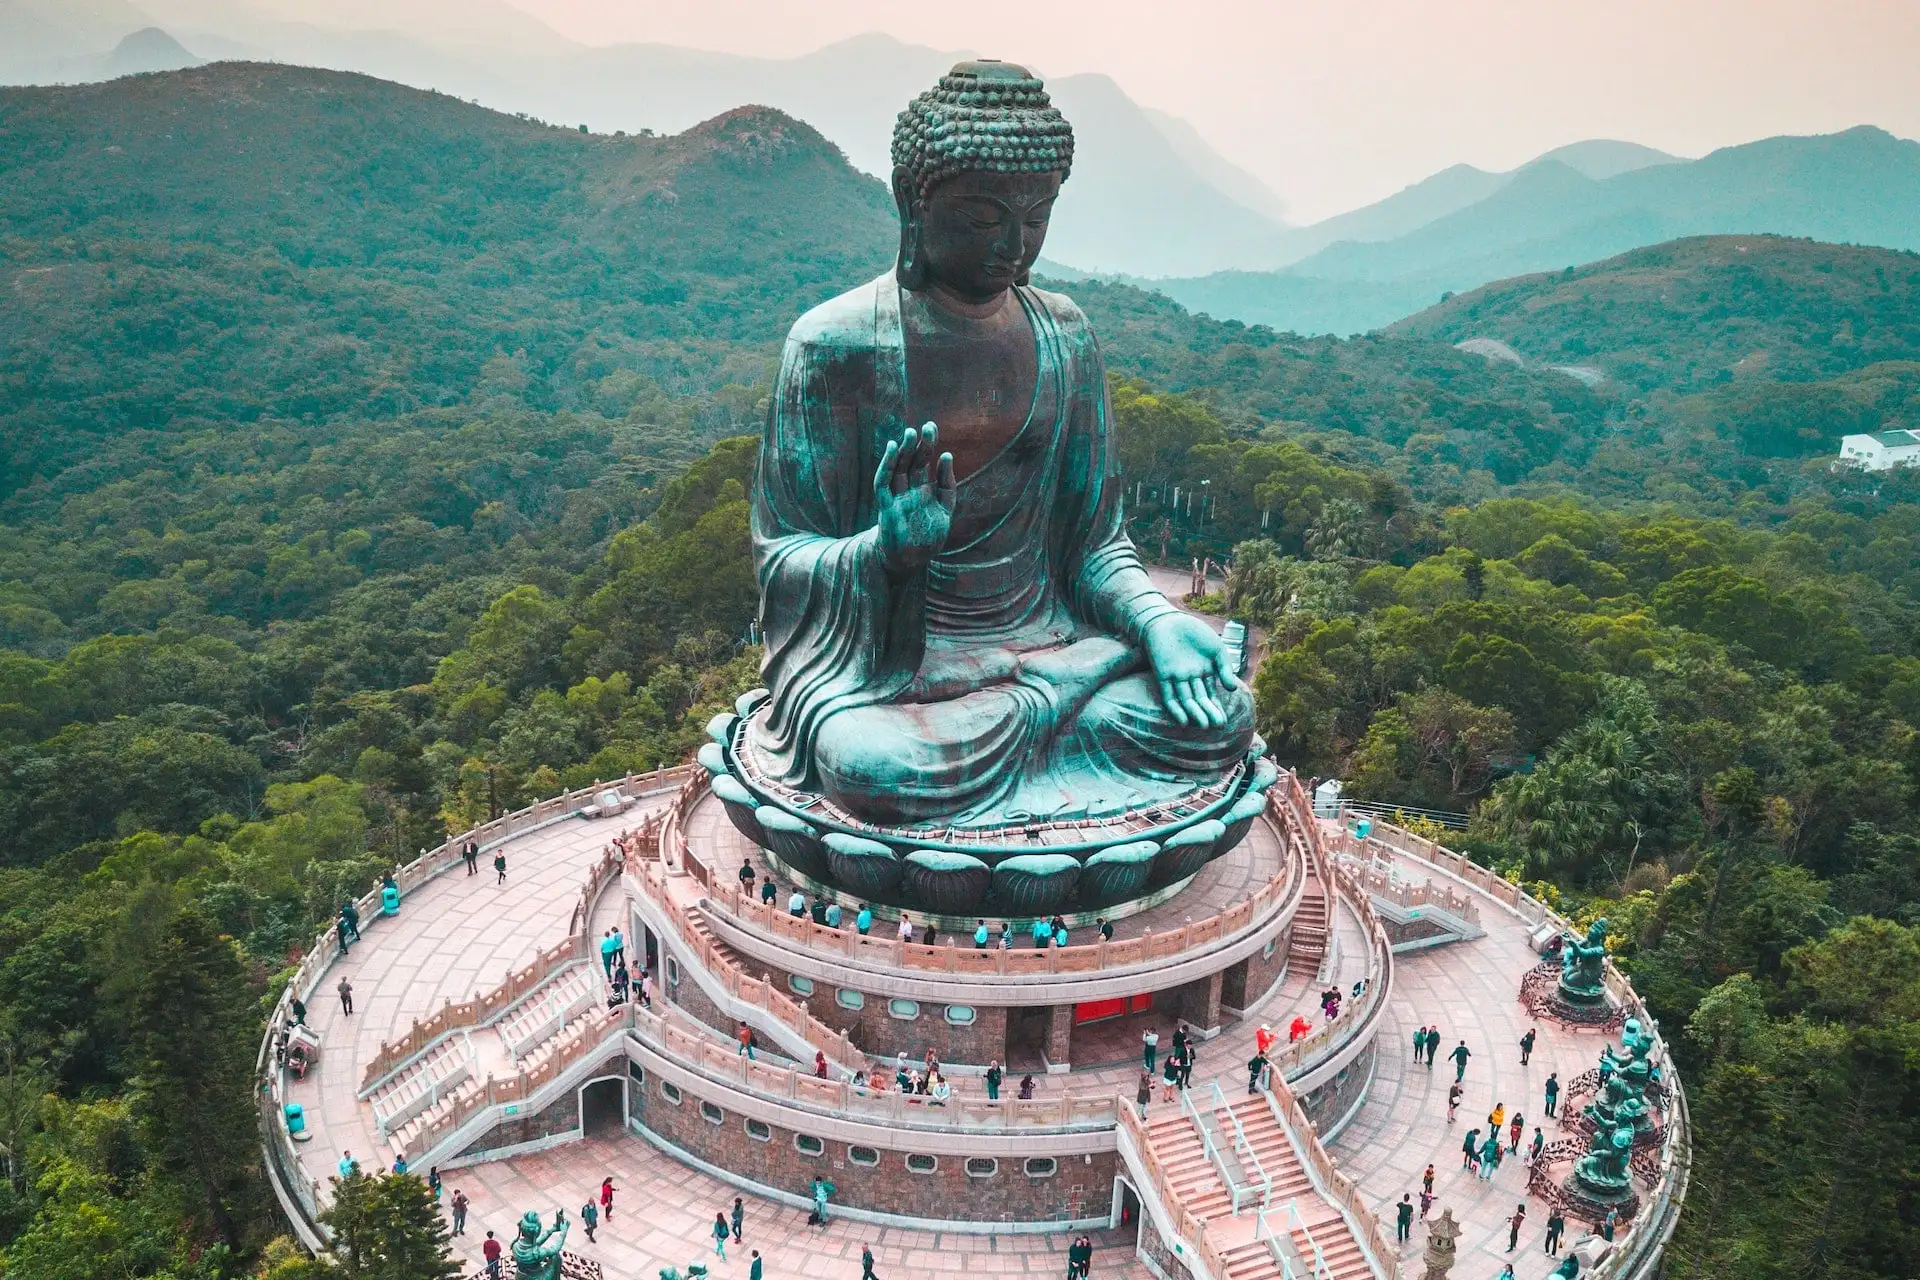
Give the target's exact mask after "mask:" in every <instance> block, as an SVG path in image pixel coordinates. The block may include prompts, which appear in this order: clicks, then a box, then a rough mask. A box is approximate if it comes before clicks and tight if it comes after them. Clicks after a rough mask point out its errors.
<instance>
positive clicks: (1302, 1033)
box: [1287, 1013, 1313, 1044]
mask: <svg viewBox="0 0 1920 1280" xmlns="http://www.w3.org/2000/svg"><path fill="white" fill-rule="evenodd" d="M1311 1030H1313V1024H1312V1023H1311V1022H1309V1021H1307V1019H1306V1015H1304V1014H1299V1013H1296V1014H1294V1015H1293V1021H1292V1022H1289V1023H1288V1024H1287V1043H1288V1044H1294V1043H1296V1042H1298V1041H1300V1040H1303V1039H1305V1038H1306V1035H1307V1032H1309V1031H1311Z"/></svg>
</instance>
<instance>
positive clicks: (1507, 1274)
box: [1493, 1262, 1513, 1280]
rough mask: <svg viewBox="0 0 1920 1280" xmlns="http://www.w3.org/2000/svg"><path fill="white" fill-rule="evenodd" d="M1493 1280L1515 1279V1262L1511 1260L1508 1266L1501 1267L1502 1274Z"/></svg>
mask: <svg viewBox="0 0 1920 1280" xmlns="http://www.w3.org/2000/svg"><path fill="white" fill-rule="evenodd" d="M1493 1280H1513V1264H1512V1263H1511V1262H1509V1263H1508V1264H1507V1265H1506V1266H1504V1267H1502V1268H1500V1274H1499V1275H1497V1276H1495V1277H1494V1278H1493Z"/></svg>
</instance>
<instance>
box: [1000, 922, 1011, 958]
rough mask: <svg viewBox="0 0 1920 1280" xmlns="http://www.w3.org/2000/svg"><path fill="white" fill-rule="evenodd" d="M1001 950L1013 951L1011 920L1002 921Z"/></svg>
mask: <svg viewBox="0 0 1920 1280" xmlns="http://www.w3.org/2000/svg"><path fill="white" fill-rule="evenodd" d="M1000 949H1001V950H1002V951H1011V950H1013V921H1011V920H1002V921H1001V922H1000Z"/></svg>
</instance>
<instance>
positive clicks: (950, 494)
mask: <svg viewBox="0 0 1920 1280" xmlns="http://www.w3.org/2000/svg"><path fill="white" fill-rule="evenodd" d="M938 438H939V428H937V427H935V426H934V425H933V424H932V423H931V422H929V423H927V424H926V425H925V426H923V427H920V428H918V429H917V430H916V429H915V428H913V427H908V428H907V429H906V431H905V432H904V433H902V435H901V436H900V438H899V439H898V440H889V441H888V442H887V451H886V453H885V454H883V455H881V458H880V465H879V466H878V467H877V468H875V469H874V473H873V503H874V507H875V508H876V509H877V510H878V512H879V514H880V557H881V559H882V560H883V561H885V563H886V566H887V571H888V572H889V573H895V574H901V573H910V572H912V571H913V570H915V569H918V568H920V567H922V566H923V565H925V564H926V563H927V561H929V560H931V559H932V558H933V557H934V556H935V555H937V554H938V553H939V552H940V550H941V549H942V548H943V547H945V546H946V545H947V531H948V530H949V529H951V528H952V527H953V504H954V501H955V498H956V496H957V494H956V486H955V485H954V481H953V455H952V454H950V453H943V454H940V455H939V456H938V457H937V458H936V457H935V455H934V446H935V442H936V441H937V439H938Z"/></svg>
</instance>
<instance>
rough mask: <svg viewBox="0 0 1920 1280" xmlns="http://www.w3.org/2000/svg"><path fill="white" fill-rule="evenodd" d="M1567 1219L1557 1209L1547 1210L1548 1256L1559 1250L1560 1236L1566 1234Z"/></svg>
mask: <svg viewBox="0 0 1920 1280" xmlns="http://www.w3.org/2000/svg"><path fill="white" fill-rule="evenodd" d="M1566 1230H1567V1220H1566V1218H1564V1217H1562V1216H1561V1213H1560V1210H1559V1209H1557V1208H1556V1209H1549V1210H1548V1211H1547V1253H1548V1255H1549V1256H1552V1255H1555V1254H1558V1253H1559V1252H1560V1237H1561V1236H1562V1235H1564V1234H1566Z"/></svg>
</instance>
